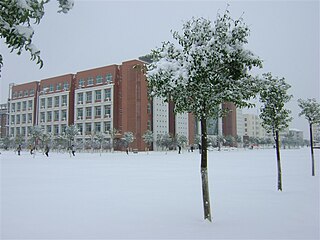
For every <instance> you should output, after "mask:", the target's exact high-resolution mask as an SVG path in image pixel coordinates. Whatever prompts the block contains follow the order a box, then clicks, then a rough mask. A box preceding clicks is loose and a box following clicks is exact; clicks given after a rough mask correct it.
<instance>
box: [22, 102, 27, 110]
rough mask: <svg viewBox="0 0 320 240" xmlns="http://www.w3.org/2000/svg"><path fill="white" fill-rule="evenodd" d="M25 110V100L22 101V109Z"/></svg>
mask: <svg viewBox="0 0 320 240" xmlns="http://www.w3.org/2000/svg"><path fill="white" fill-rule="evenodd" d="M25 110H27V101H23V102H22V111H25Z"/></svg>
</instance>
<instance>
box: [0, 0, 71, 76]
mask: <svg viewBox="0 0 320 240" xmlns="http://www.w3.org/2000/svg"><path fill="white" fill-rule="evenodd" d="M49 1H50V0H44V1H39V0H1V1H0V37H1V38H3V39H4V41H5V44H6V45H7V47H8V48H10V49H11V52H12V51H17V54H18V55H20V54H21V53H22V52H23V51H27V52H29V53H30V55H31V59H32V60H33V61H37V64H39V65H40V68H41V67H42V65H43V61H42V59H41V57H40V51H39V50H38V49H37V48H36V46H35V45H34V44H33V43H32V38H33V35H34V30H33V27H32V25H31V24H39V23H40V21H41V19H42V17H43V15H44V5H45V4H46V3H48V2H49ZM58 2H59V11H58V12H63V13H67V12H68V11H69V10H70V9H71V8H72V7H73V0H58ZM2 65H3V59H2V55H1V53H0V71H1V67H2Z"/></svg>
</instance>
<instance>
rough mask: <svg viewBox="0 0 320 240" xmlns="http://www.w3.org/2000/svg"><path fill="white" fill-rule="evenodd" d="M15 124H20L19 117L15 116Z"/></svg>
mask: <svg viewBox="0 0 320 240" xmlns="http://www.w3.org/2000/svg"><path fill="white" fill-rule="evenodd" d="M16 123H17V124H20V115H17V117H16Z"/></svg>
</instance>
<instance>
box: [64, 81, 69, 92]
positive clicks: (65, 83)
mask: <svg viewBox="0 0 320 240" xmlns="http://www.w3.org/2000/svg"><path fill="white" fill-rule="evenodd" d="M63 90H65V91H69V83H68V82H64V83H63Z"/></svg>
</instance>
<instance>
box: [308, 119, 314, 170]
mask: <svg viewBox="0 0 320 240" xmlns="http://www.w3.org/2000/svg"><path fill="white" fill-rule="evenodd" d="M309 128H310V147H311V166H312V176H315V170H314V153H313V136H312V123H310V124H309Z"/></svg>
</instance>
